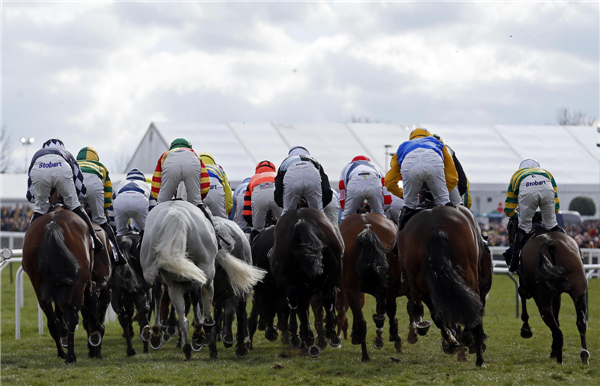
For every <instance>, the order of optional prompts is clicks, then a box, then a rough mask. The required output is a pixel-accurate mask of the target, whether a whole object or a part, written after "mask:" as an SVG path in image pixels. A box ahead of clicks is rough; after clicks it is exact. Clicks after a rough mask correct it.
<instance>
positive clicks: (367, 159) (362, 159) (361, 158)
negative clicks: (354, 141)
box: [352, 155, 371, 162]
mask: <svg viewBox="0 0 600 386" xmlns="http://www.w3.org/2000/svg"><path fill="white" fill-rule="evenodd" d="M354 161H369V162H371V159H370V158H369V157H367V156H366V155H357V156H356V157H354V158H352V162H354Z"/></svg>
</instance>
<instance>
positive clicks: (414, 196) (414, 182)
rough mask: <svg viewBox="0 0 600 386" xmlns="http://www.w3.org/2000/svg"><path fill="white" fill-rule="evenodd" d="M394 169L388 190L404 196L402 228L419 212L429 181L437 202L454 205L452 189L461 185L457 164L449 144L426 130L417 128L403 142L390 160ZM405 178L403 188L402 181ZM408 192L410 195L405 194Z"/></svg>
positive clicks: (386, 182) (437, 203)
mask: <svg viewBox="0 0 600 386" xmlns="http://www.w3.org/2000/svg"><path fill="white" fill-rule="evenodd" d="M390 167H391V169H390V170H389V171H388V172H387V174H386V176H385V186H386V187H387V189H388V191H389V192H390V193H392V194H395V195H396V196H398V197H400V198H403V199H404V204H405V206H404V209H403V211H402V215H401V218H400V220H399V226H398V231H400V230H402V228H403V227H404V224H406V222H407V221H408V220H409V219H410V217H411V216H412V215H414V214H415V213H416V212H417V206H418V205H419V192H420V191H421V188H422V187H423V184H424V183H426V184H427V185H428V186H429V189H430V190H431V193H432V195H433V198H434V200H435V204H436V205H446V206H454V204H452V203H451V202H450V197H449V194H448V191H450V190H452V189H454V188H455V187H456V185H457V184H458V174H457V172H456V166H454V162H453V161H452V156H451V155H450V152H449V151H448V148H447V146H445V145H444V144H443V143H442V142H440V141H439V140H437V139H436V138H434V137H432V136H431V133H430V132H429V131H427V130H426V129H415V130H413V131H412V133H410V136H409V140H408V141H406V142H404V143H402V144H401V145H400V146H399V147H398V150H397V151H396V154H394V156H393V157H392V161H391V162H390ZM400 180H402V181H403V187H404V188H403V189H402V188H400V187H399V186H398V182H399V181H400ZM404 192H406V194H404Z"/></svg>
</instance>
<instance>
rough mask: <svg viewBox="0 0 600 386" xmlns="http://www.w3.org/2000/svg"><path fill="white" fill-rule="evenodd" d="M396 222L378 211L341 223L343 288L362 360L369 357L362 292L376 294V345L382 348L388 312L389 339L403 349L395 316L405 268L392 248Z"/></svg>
mask: <svg viewBox="0 0 600 386" xmlns="http://www.w3.org/2000/svg"><path fill="white" fill-rule="evenodd" d="M396 229H397V227H396V225H395V224H394V222H393V221H391V220H389V219H387V218H386V217H384V216H381V215H378V214H371V213H364V214H353V215H351V216H349V217H347V218H346V219H344V221H342V223H341V224H340V231H341V233H342V237H343V239H344V245H345V250H344V260H343V272H342V288H343V290H344V292H345V294H346V298H347V300H348V303H349V305H350V308H351V309H352V315H353V316H354V323H353V325H352V335H351V337H352V344H360V345H361V349H362V360H363V361H368V360H369V354H368V352H367V344H366V335H367V322H366V321H365V318H364V316H363V313H362V306H363V304H364V295H363V293H368V294H370V295H372V296H374V297H375V299H376V301H377V306H376V314H374V315H373V320H374V322H375V325H376V328H377V338H376V339H375V342H374V346H375V348H377V349H381V348H383V338H382V331H383V324H384V321H385V314H386V313H387V315H388V317H389V319H390V329H389V332H390V342H395V343H394V344H395V346H396V350H397V351H398V352H400V350H401V345H402V343H401V339H400V335H399V334H398V320H397V319H396V298H397V297H398V296H401V295H402V280H401V274H402V268H401V266H400V263H399V261H398V259H397V258H396V256H394V255H393V254H392V252H391V247H392V244H393V243H394V238H395V237H396Z"/></svg>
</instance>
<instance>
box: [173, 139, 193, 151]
mask: <svg viewBox="0 0 600 386" xmlns="http://www.w3.org/2000/svg"><path fill="white" fill-rule="evenodd" d="M177 147H186V148H188V149H192V144H191V143H190V141H188V140H187V139H185V138H175V139H174V140H173V142H171V147H170V148H169V150H173V149H175V148H177Z"/></svg>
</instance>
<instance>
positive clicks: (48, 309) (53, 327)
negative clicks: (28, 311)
mask: <svg viewBox="0 0 600 386" xmlns="http://www.w3.org/2000/svg"><path fill="white" fill-rule="evenodd" d="M39 303H40V307H41V308H42V311H44V314H46V321H47V324H46V325H47V326H48V331H49V332H50V336H52V339H54V342H55V343H56V350H57V352H58V354H57V356H58V357H59V358H62V359H65V358H66V354H65V350H64V349H63V345H62V342H61V334H60V329H59V326H58V324H59V323H61V324H62V320H59V319H57V316H56V315H55V313H54V309H53V307H52V302H51V301H40V302H39ZM57 308H58V307H57Z"/></svg>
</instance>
